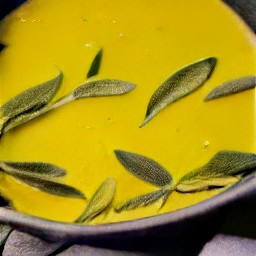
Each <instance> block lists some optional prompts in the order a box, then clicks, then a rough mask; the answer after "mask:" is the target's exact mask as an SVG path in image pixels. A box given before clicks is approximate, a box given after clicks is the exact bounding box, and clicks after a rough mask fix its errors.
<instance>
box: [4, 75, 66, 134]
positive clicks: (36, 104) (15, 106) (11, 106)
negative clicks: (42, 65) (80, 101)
mask: <svg viewBox="0 0 256 256" xmlns="http://www.w3.org/2000/svg"><path fill="white" fill-rule="evenodd" d="M61 80H62V73H61V72H60V73H59V74H58V76H57V77H55V78H53V79H51V80H49V81H47V82H45V83H42V84H40V85H37V86H35V87H32V88H30V89H28V90H26V91H24V92H22V93H20V94H18V95H17V96H15V97H13V98H12V99H10V100H9V101H8V102H6V103H5V104H4V105H2V106H1V107H0V127H1V128H0V130H2V129H3V127H4V126H5V124H6V123H7V122H8V121H9V120H12V119H15V118H17V117H18V116H19V115H22V114H25V113H30V114H31V113H33V112H35V111H38V110H39V109H41V108H43V107H44V106H45V105H47V104H48V103H49V102H50V100H51V99H52V98H53V97H54V95H55V94H56V92H57V91H58V89H59V87H60V84H61Z"/></svg>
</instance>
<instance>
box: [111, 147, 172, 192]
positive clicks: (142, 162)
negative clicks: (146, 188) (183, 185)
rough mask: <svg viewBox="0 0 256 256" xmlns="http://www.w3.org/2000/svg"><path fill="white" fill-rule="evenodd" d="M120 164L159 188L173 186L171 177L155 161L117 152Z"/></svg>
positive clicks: (124, 152)
mask: <svg viewBox="0 0 256 256" xmlns="http://www.w3.org/2000/svg"><path fill="white" fill-rule="evenodd" d="M115 154H116V157H117V159H118V160H119V162H120V163H121V164H122V165H123V166H124V167H125V168H126V169H127V170H128V171H129V172H131V173H132V174H133V175H134V176H136V177H138V178H140V179H142V180H143V181H146V182H148V183H151V184H153V185H155V186H157V187H164V186H166V185H171V183H172V177H171V175H170V174H169V173H168V172H167V171H166V170H165V169H164V167H162V166H161V165H160V164H158V163H157V162H155V161H154V160H152V159H150V158H148V157H145V156H141V155H138V154H134V153H130V152H126V151H122V150H115Z"/></svg>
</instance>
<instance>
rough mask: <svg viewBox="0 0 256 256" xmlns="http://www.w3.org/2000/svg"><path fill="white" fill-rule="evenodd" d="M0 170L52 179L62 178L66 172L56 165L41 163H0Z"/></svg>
mask: <svg viewBox="0 0 256 256" xmlns="http://www.w3.org/2000/svg"><path fill="white" fill-rule="evenodd" d="M0 169H2V170H3V171H5V170H6V171H7V172H8V173H9V174H10V173H12V172H14V174H16V173H24V174H27V175H30V174H32V175H35V174H38V175H46V176H52V177H58V176H64V175H66V171H65V170H64V169H62V168H60V167H58V166H56V165H53V164H49V163H43V162H0Z"/></svg>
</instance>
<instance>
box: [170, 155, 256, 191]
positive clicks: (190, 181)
mask: <svg viewBox="0 0 256 256" xmlns="http://www.w3.org/2000/svg"><path fill="white" fill-rule="evenodd" d="M254 170H256V154H254V153H246V152H239V151H231V150H222V151H220V152H218V153H216V154H215V155H214V156H213V157H212V158H211V159H210V160H209V162H208V163H207V164H205V165H204V166H202V167H200V168H198V169H195V170H193V171H191V172H189V173H188V174H186V175H185V176H183V177H182V178H181V179H180V180H179V182H178V183H177V185H176V186H175V190H176V191H178V192H193V191H202V190H206V189H209V188H212V187H225V186H227V185H231V184H234V183H235V182H237V181H239V180H240V179H241V176H243V175H247V174H248V173H251V172H252V171H254Z"/></svg>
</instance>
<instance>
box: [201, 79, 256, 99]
mask: <svg viewBox="0 0 256 256" xmlns="http://www.w3.org/2000/svg"><path fill="white" fill-rule="evenodd" d="M255 87H256V76H246V77H242V78H239V79H235V80H231V81H228V82H225V83H223V84H222V85H220V86H218V87H217V88H215V89H213V90H212V91H211V92H210V93H209V94H208V96H207V97H206V98H205V99H204V100H205V101H209V100H213V99H216V98H220V97H224V96H227V95H230V94H234V93H239V92H242V91H245V90H249V89H252V88H255Z"/></svg>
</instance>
